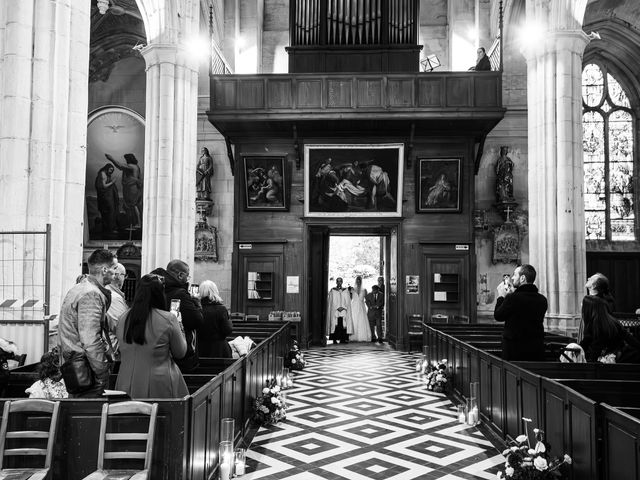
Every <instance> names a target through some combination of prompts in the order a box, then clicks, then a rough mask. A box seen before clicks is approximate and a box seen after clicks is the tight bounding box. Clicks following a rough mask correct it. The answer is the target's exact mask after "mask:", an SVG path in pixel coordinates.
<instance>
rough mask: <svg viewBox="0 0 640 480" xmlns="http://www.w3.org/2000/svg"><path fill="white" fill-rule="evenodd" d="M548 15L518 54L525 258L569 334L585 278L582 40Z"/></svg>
mask: <svg viewBox="0 0 640 480" xmlns="http://www.w3.org/2000/svg"><path fill="white" fill-rule="evenodd" d="M567 8H569V7H567ZM530 13H531V12H529V11H528V12H527V16H528V18H529V17H530ZM536 13H538V14H539V13H540V12H536ZM548 13H551V15H550V17H554V18H550V17H547V18H548V19H549V21H548V23H547V25H548V26H549V28H550V30H549V31H547V32H546V33H545V34H544V38H542V39H541V40H540V41H539V42H537V43H536V44H535V45H533V46H531V47H530V48H529V49H527V50H526V51H524V53H525V57H526V61H527V89H528V93H527V96H528V123H529V172H528V183H529V258H530V262H529V263H531V264H532V265H533V266H534V267H535V268H536V269H537V271H538V280H537V281H536V283H537V284H538V286H539V288H540V291H541V293H543V294H544V295H546V297H547V299H548V300H549V309H548V311H547V321H548V327H549V328H552V329H553V328H557V329H560V330H566V331H570V332H571V331H573V330H574V329H575V328H576V325H577V322H578V321H579V318H580V300H581V298H582V296H583V295H584V283H585V281H586V253H585V251H586V249H585V235H584V201H583V197H582V184H583V160H582V97H581V74H582V53H583V52H584V48H585V46H586V45H587V43H588V38H587V36H586V35H585V34H584V32H583V31H582V30H580V29H579V25H572V26H567V25H566V24H565V25H562V23H563V22H562V21H561V20H562V19H569V18H573V19H574V20H575V18H577V17H572V16H569V15H566V13H567V12H564V15H559V12H557V11H553V12H548ZM538 18H540V17H539V16H538ZM571 27H573V28H571Z"/></svg>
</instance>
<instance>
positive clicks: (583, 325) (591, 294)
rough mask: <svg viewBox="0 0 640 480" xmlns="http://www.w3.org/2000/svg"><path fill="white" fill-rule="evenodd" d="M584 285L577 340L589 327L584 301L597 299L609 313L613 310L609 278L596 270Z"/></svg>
mask: <svg viewBox="0 0 640 480" xmlns="http://www.w3.org/2000/svg"><path fill="white" fill-rule="evenodd" d="M584 287H585V288H586V289H587V295H586V296H585V297H584V298H583V299H582V318H581V319H580V327H579V328H578V342H581V341H582V339H583V338H584V332H585V330H587V329H588V328H589V321H590V320H589V319H588V318H585V302H587V303H589V304H591V303H592V302H591V300H594V299H597V300H600V301H601V302H604V304H605V306H606V308H607V311H608V312H609V313H611V314H613V312H614V310H615V300H614V298H613V295H611V291H610V290H609V279H608V278H607V277H605V276H604V275H603V274H602V273H599V272H596V273H594V274H593V275H591V276H590V277H589V278H587V283H586V284H585V285H584ZM586 308H588V307H586Z"/></svg>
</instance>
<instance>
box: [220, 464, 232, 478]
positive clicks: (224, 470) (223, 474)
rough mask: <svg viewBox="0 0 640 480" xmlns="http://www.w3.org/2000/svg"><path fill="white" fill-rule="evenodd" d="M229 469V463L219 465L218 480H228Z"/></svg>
mask: <svg viewBox="0 0 640 480" xmlns="http://www.w3.org/2000/svg"><path fill="white" fill-rule="evenodd" d="M230 475H231V467H230V466H229V462H226V461H223V462H222V463H221V464H220V480H230Z"/></svg>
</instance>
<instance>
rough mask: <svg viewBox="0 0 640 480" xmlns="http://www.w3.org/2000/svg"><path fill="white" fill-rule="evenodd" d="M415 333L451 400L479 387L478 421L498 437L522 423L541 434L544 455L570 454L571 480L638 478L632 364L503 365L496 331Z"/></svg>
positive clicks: (449, 328) (638, 389)
mask: <svg viewBox="0 0 640 480" xmlns="http://www.w3.org/2000/svg"><path fill="white" fill-rule="evenodd" d="M423 329H424V330H423V332H424V336H423V342H424V343H423V344H424V345H426V346H428V349H429V356H430V357H431V358H432V359H436V358H438V359H440V358H447V359H448V360H449V365H450V368H451V370H452V374H453V379H452V388H453V393H454V394H455V395H459V396H463V397H467V396H468V395H469V383H470V382H479V384H480V386H479V389H478V390H479V397H480V398H479V399H478V403H479V409H480V418H481V421H482V422H483V423H484V424H486V425H487V426H488V427H489V428H490V429H491V430H492V431H493V432H494V433H496V434H497V435H498V436H500V437H502V438H503V439H505V440H506V439H513V438H515V437H517V436H518V435H520V434H522V433H524V427H523V421H522V417H526V418H529V419H531V420H532V426H533V427H539V428H542V429H543V430H544V431H545V438H546V440H547V441H548V442H549V443H550V445H551V447H552V451H551V456H560V457H561V456H562V455H563V454H564V453H567V454H568V455H570V456H571V458H572V459H573V463H572V464H571V467H570V469H571V476H570V478H571V479H573V480H582V479H601V480H637V479H638V478H640V460H638V452H639V451H640V371H639V370H638V365H634V364H607V365H605V364H600V363H560V362H557V361H547V362H508V361H506V360H502V359H501V358H500V337H501V332H502V326H501V325H463V326H454V325H442V326H438V327H437V328H434V326H431V325H427V324H423ZM550 338H552V337H550Z"/></svg>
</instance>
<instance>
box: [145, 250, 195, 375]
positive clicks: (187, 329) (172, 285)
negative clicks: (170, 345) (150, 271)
mask: <svg viewBox="0 0 640 480" xmlns="http://www.w3.org/2000/svg"><path fill="white" fill-rule="evenodd" d="M154 273H157V270H155V271H154ZM163 276H164V292H165V295H166V297H167V303H169V304H170V303H171V300H174V299H178V300H180V317H181V320H182V325H183V326H184V334H185V337H186V340H187V353H186V355H185V356H184V358H182V359H180V360H178V359H176V363H177V364H178V366H179V367H180V370H182V372H189V371H191V370H193V369H194V368H196V367H197V366H198V342H197V339H198V337H197V331H198V330H200V329H201V328H202V326H203V325H204V320H203V317H202V306H201V305H200V300H199V299H198V298H196V297H192V296H191V294H190V293H189V278H191V277H190V276H189V265H187V264H186V263H185V262H183V261H182V260H171V261H170V262H169V264H168V265H167V270H166V271H165V275H163Z"/></svg>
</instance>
